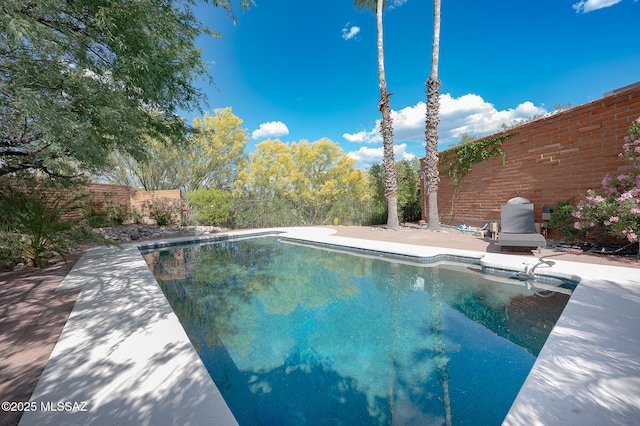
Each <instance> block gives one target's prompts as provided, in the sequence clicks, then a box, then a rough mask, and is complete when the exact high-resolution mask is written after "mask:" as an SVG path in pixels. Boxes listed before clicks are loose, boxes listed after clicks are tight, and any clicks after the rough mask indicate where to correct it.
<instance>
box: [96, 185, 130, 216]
mask: <svg viewBox="0 0 640 426" xmlns="http://www.w3.org/2000/svg"><path fill="white" fill-rule="evenodd" d="M87 187H88V188H87V189H88V190H89V191H90V192H91V195H90V197H89V199H90V203H91V206H92V208H93V209H95V210H96V211H97V212H99V213H103V214H104V213H106V207H107V206H108V205H109V203H113V205H114V206H125V207H126V209H127V212H128V213H130V212H131V201H130V200H131V193H132V192H134V189H133V188H131V187H129V186H124V185H117V184H106V183H90V184H89V185H87Z"/></svg>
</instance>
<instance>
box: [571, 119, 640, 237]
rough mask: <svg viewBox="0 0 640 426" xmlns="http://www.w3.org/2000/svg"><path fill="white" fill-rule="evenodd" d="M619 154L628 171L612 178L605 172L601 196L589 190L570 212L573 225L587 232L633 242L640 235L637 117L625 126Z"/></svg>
mask: <svg viewBox="0 0 640 426" xmlns="http://www.w3.org/2000/svg"><path fill="white" fill-rule="evenodd" d="M619 155H620V156H621V157H623V158H625V159H626V160H627V161H628V162H629V164H630V165H631V166H632V169H631V171H629V172H628V173H625V174H621V175H619V176H616V177H614V176H611V175H609V174H607V175H606V176H605V177H604V179H602V188H603V194H602V195H599V194H597V193H596V192H595V191H593V190H589V191H588V193H587V196H586V197H585V199H584V200H583V201H581V202H579V203H578V205H577V206H576V208H575V210H574V211H573V213H572V215H573V217H574V218H575V223H574V228H575V229H576V230H578V231H581V232H583V233H584V234H587V235H588V234H592V235H595V234H597V233H598V232H603V231H604V232H605V233H607V234H608V235H610V236H613V237H616V238H624V239H626V240H628V241H629V242H632V243H633V242H637V241H638V234H640V118H638V119H636V120H635V121H634V122H633V124H632V125H631V127H630V128H629V132H628V134H627V136H625V138H624V144H623V145H622V152H621V153H620V154H619Z"/></svg>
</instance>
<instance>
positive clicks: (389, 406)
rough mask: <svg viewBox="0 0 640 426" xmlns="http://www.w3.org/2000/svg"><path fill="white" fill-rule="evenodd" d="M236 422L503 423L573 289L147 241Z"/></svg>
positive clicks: (272, 247)
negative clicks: (543, 291)
mask: <svg viewBox="0 0 640 426" xmlns="http://www.w3.org/2000/svg"><path fill="white" fill-rule="evenodd" d="M145 259H146V260H147V263H149V265H150V266H151V268H152V270H153V272H154V275H155V276H156V279H157V281H158V283H159V284H160V285H161V287H162V289H163V291H164V292H165V294H166V296H167V298H168V300H169V302H170V304H171V305H172V308H173V310H174V311H175V313H176V314H177V316H178V317H179V318H180V321H181V322H182V324H183V327H184V328H185V330H186V332H187V334H188V335H189V338H190V339H191V341H192V343H193V345H194V346H195V347H196V349H197V351H198V353H199V355H200V357H201V358H202V360H203V361H204V363H205V366H206V367H207V369H208V371H209V373H210V374H211V376H212V377H213V379H214V381H215V383H216V384H217V386H218V388H219V389H220V391H221V393H222V395H223V396H224V398H225V401H226V402H227V404H228V405H229V407H230V408H231V410H232V412H233V413H234V415H235V417H236V419H237V420H238V422H239V423H240V424H241V425H244V424H296V425H298V424H390V423H394V424H442V423H448V422H449V420H450V421H451V423H452V424H499V423H500V422H501V421H502V419H503V418H504V416H505V415H506V413H507V411H508V410H509V407H510V406H511V404H512V402H513V400H514V399H515V396H516V394H517V392H518V390H519V389H520V387H521V386H522V383H523V382H524V379H525V378H526V376H527V374H528V372H529V370H530V369H531V367H532V365H533V362H534V360H535V356H536V355H537V353H538V352H539V350H540V348H541V347H542V345H543V344H544V341H545V340H546V337H547V335H548V334H549V332H550V331H551V329H552V327H553V325H554V324H555V321H556V320H557V318H558V317H559V315H560V313H561V311H562V309H563V307H564V305H565V304H566V302H567V300H568V296H567V295H564V294H553V295H550V297H547V298H541V297H538V296H536V295H535V294H534V292H533V290H527V288H526V286H524V285H522V283H516V282H514V284H509V283H508V280H495V279H489V278H491V277H487V276H486V275H482V274H480V273H478V272H472V271H469V268H468V267H467V266H460V265H442V264H440V265H418V264H407V263H402V262H401V261H399V260H389V259H385V258H380V257H371V256H356V255H353V254H345V253H340V252H335V251H331V250H326V249H319V248H316V247H309V246H302V245H293V244H289V243H286V242H284V241H279V240H278V239H277V238H274V237H269V238H254V239H246V240H239V241H222V242H217V243H214V244H207V245H192V246H185V247H177V248H172V249H170V250H160V251H152V252H149V253H147V254H145Z"/></svg>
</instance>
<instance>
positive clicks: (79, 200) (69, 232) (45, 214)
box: [0, 180, 88, 268]
mask: <svg viewBox="0 0 640 426" xmlns="http://www.w3.org/2000/svg"><path fill="white" fill-rule="evenodd" d="M87 195H88V194H87V193H86V192H85V191H81V190H78V189H74V188H65V187H61V186H60V185H57V184H55V183H54V182H51V181H35V180H26V181H20V182H17V183H16V182H14V183H12V184H9V183H7V182H5V183H4V186H3V191H2V192H1V193H0V221H1V222H2V223H3V226H2V228H3V229H5V230H7V231H8V232H7V233H6V234H5V238H8V239H9V240H11V241H12V244H14V245H17V246H19V247H20V250H21V255H22V256H24V257H25V258H26V259H28V260H29V261H30V262H31V263H32V264H33V266H37V267H38V268H42V267H43V266H45V265H46V258H47V255H48V254H49V253H50V252H54V253H58V254H59V255H60V256H61V257H62V258H63V259H64V260H65V261H66V255H67V253H68V249H69V241H73V240H78V239H82V234H81V231H82V227H81V216H79V214H80V212H81V211H82V208H83V206H84V203H85V201H86V199H87ZM74 215H75V217H74Z"/></svg>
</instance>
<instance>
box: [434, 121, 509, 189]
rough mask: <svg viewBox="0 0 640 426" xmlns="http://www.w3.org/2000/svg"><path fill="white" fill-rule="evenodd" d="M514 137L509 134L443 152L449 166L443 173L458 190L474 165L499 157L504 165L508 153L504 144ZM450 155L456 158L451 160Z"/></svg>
mask: <svg viewBox="0 0 640 426" xmlns="http://www.w3.org/2000/svg"><path fill="white" fill-rule="evenodd" d="M514 135H515V133H509V134H505V135H502V136H499V137H497V138H493V139H482V140H479V141H476V142H472V143H468V144H464V145H460V146H457V147H455V148H453V149H450V150H448V151H445V152H443V153H442V160H443V161H444V162H445V163H448V164H449V167H448V168H446V169H444V170H443V172H444V173H447V174H448V175H449V176H451V180H452V182H453V186H454V187H456V188H458V187H459V186H460V182H461V181H462V179H463V178H464V177H465V176H466V175H467V174H468V173H469V172H470V171H471V169H473V166H474V165H476V164H478V163H481V162H483V161H485V160H489V159H491V158H497V157H502V164H504V161H505V159H506V153H505V151H504V150H503V149H502V142H504V141H506V140H507V139H509V138H510V137H512V136H514ZM449 154H455V157H454V158H453V159H451V158H450V157H449Z"/></svg>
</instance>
